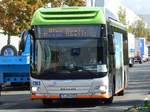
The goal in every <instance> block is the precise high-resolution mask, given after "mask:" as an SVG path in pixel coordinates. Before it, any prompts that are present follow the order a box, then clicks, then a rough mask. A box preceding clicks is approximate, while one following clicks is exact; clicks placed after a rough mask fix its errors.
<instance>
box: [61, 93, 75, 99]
mask: <svg viewBox="0 0 150 112" xmlns="http://www.w3.org/2000/svg"><path fill="white" fill-rule="evenodd" d="M76 96H77V94H75V93H72V94H71V93H64V94H60V98H75V97H76Z"/></svg>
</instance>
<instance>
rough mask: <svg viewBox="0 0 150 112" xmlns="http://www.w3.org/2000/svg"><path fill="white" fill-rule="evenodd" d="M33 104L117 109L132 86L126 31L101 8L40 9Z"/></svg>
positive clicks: (34, 32) (34, 36)
mask: <svg viewBox="0 0 150 112" xmlns="http://www.w3.org/2000/svg"><path fill="white" fill-rule="evenodd" d="M31 35H32V61H31V99H33V100H37V99H40V100H42V101H43V103H44V104H46V105H47V104H50V103H51V102H53V101H54V100H59V99H97V100H99V101H103V102H105V103H112V101H113V96H114V95H123V94H124V89H125V88H126V86H127V74H128V41H127V30H126V27H125V26H123V25H122V24H121V23H119V22H117V21H115V20H113V19H111V18H107V17H106V15H105V13H104V9H103V8H100V7H91V8H87V7H72V8H71V7H69V8H40V9H38V10H37V11H36V12H35V13H34V15H33V18H32V33H31Z"/></svg>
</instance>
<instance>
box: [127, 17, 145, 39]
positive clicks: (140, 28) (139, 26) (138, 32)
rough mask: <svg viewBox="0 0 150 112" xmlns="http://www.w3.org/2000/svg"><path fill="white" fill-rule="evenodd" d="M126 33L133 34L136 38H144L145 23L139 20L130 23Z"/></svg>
mask: <svg viewBox="0 0 150 112" xmlns="http://www.w3.org/2000/svg"><path fill="white" fill-rule="evenodd" d="M128 31H129V32H131V33H134V34H135V36H136V37H144V36H145V35H146V32H147V30H146V27H145V23H144V21H143V20H142V19H139V20H137V21H135V22H134V23H132V24H131V25H130V26H129V28H128Z"/></svg>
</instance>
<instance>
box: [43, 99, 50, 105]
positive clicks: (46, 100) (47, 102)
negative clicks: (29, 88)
mask: <svg viewBox="0 0 150 112" xmlns="http://www.w3.org/2000/svg"><path fill="white" fill-rule="evenodd" d="M42 102H43V104H44V106H50V105H51V104H52V100H50V99H43V100H42Z"/></svg>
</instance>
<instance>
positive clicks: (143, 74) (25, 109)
mask: <svg viewBox="0 0 150 112" xmlns="http://www.w3.org/2000/svg"><path fill="white" fill-rule="evenodd" d="M29 94H30V93H29V91H17V92H16V91H11V92H10V91H7V92H3V93H2V96H1V97H0V112H10V111H11V112H92V111H93V112H122V111H123V110H125V109H127V108H129V107H131V106H133V105H141V104H143V102H144V99H147V100H148V101H150V63H145V64H136V65H135V66H134V67H133V68H130V69H129V86H128V89H127V90H125V95H124V96H115V98H114V103H113V104H111V105H104V104H100V103H94V102H92V101H91V102H90V101H88V102H87V101H82V102H75V101H69V102H68V101H67V102H65V101H61V102H55V103H54V104H53V105H52V106H51V107H48V108H47V107H44V106H43V104H42V102H41V101H31V100H30V98H29V96H30V95H29Z"/></svg>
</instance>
